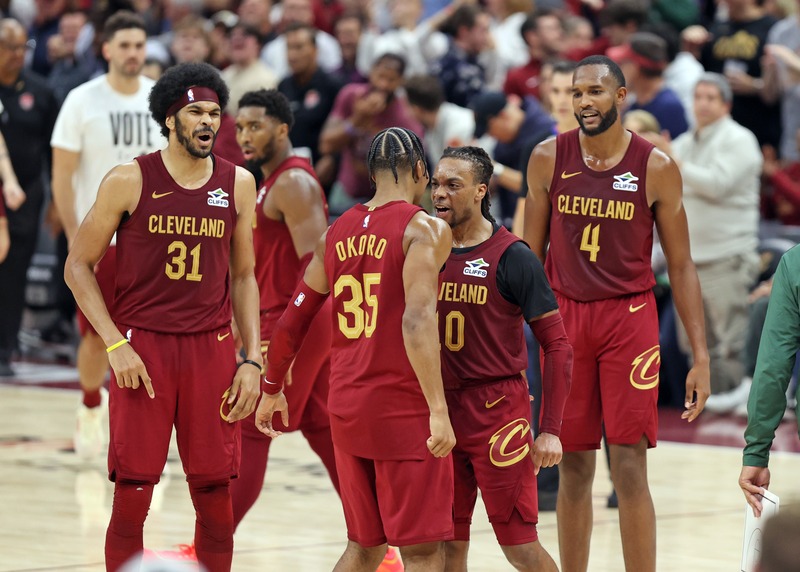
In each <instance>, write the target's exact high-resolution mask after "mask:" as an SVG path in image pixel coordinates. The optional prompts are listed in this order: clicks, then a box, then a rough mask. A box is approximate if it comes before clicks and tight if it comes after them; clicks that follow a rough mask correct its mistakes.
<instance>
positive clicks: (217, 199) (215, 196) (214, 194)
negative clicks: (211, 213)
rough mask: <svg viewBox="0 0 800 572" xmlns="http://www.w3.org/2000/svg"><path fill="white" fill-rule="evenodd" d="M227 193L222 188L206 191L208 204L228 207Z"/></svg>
mask: <svg viewBox="0 0 800 572" xmlns="http://www.w3.org/2000/svg"><path fill="white" fill-rule="evenodd" d="M227 196H228V193H226V192H225V191H223V190H222V189H216V190H213V191H208V204H209V205H211V206H212V207H224V208H227V207H228V199H227V198H226V197H227Z"/></svg>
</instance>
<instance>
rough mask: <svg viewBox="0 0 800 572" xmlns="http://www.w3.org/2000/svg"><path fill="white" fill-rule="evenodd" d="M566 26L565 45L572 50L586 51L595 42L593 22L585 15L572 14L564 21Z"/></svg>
mask: <svg viewBox="0 0 800 572" xmlns="http://www.w3.org/2000/svg"><path fill="white" fill-rule="evenodd" d="M562 24H563V26H564V47H565V48H566V47H567V46H569V49H570V50H574V51H576V52H577V51H586V50H588V49H590V48H591V46H592V42H594V28H593V27H592V23H591V22H590V21H589V20H587V19H586V18H584V17H583V16H576V15H574V14H570V15H568V16H566V17H565V18H564V20H563V21H562Z"/></svg>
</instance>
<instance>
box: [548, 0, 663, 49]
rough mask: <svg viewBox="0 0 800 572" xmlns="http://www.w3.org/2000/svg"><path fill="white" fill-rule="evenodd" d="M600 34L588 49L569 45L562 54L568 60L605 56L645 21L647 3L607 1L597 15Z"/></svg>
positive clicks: (622, 0) (638, 0)
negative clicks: (598, 55) (596, 55)
mask: <svg viewBox="0 0 800 572" xmlns="http://www.w3.org/2000/svg"><path fill="white" fill-rule="evenodd" d="M599 20H600V31H601V34H600V36H598V37H597V38H595V40H594V41H593V42H592V45H591V46H589V47H588V48H581V47H578V46H572V45H570V46H569V47H568V49H567V50H566V51H565V52H564V57H565V58H567V59H569V60H574V61H576V62H577V61H580V60H582V59H583V58H585V57H586V56H591V55H595V54H601V55H602V54H605V53H606V50H607V49H608V48H610V47H612V46H621V45H623V44H624V43H626V42H627V41H628V39H629V38H630V36H631V35H632V34H635V33H636V32H638V31H639V28H640V27H641V26H642V24H644V23H645V22H646V21H647V3H646V2H642V0H609V1H608V2H607V3H606V4H605V6H604V7H603V9H602V10H601V11H600V13H599Z"/></svg>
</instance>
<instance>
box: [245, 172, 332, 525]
mask: <svg viewBox="0 0 800 572" xmlns="http://www.w3.org/2000/svg"><path fill="white" fill-rule="evenodd" d="M289 169H302V170H303V171H305V172H307V173H309V174H310V175H311V176H312V177H314V180H317V176H316V174H315V173H314V169H313V168H312V166H311V163H309V161H308V159H305V158H302V157H296V156H291V157H288V158H287V159H286V160H284V161H283V162H282V163H281V164H280V165H278V167H277V168H276V169H275V171H273V172H272V174H271V175H270V176H269V177H268V178H267V179H266V180H265V181H264V183H263V185H262V186H261V188H260V189H259V191H258V196H257V200H256V212H255V218H254V220H253V248H254V251H255V258H256V268H255V275H256V281H257V282H258V290H259V296H260V308H261V319H260V324H261V353H262V354H263V356H264V363H266V354H267V348H268V347H269V340H270V339H271V338H272V333H273V331H274V330H275V325H276V323H277V322H278V318H280V317H281V314H283V311H284V309H285V308H286V306H287V304H288V303H289V302H290V300H291V297H292V292H294V288H295V286H296V285H297V282H298V280H300V279H301V278H302V277H303V272H304V270H305V266H306V261H305V260H301V259H300V258H299V257H298V256H297V251H296V250H295V247H294V243H293V242H292V235H291V233H290V232H289V227H288V226H286V223H285V222H283V221H278V220H274V219H271V218H269V217H267V216H266V215H265V214H264V200H265V199H266V197H267V195H268V194H269V192H270V189H272V186H273V185H274V184H275V181H276V180H277V179H278V177H279V176H280V175H281V174H283V173H284V172H285V171H287V170H289ZM320 194H321V195H322V201H323V205H324V208H325V215H326V218H327V214H328V207H327V203H326V202H325V195H324V193H323V192H322V187H321V186H320ZM309 258H310V257H309ZM330 320H331V317H330V303H326V304H325V306H324V307H323V309H322V310H321V311H320V312H319V313H318V314H317V316H316V317H315V318H314V320H313V321H312V322H311V326H310V328H309V330H308V334H307V335H306V338H305V341H304V342H303V345H302V346H301V347H300V350H299V352H298V354H297V358H296V360H295V362H294V365H293V366H292V370H291V371H292V377H291V383H287V384H286V386H285V387H284V394H285V395H286V400H287V402H288V403H289V425H288V427H287V426H284V425H283V423H282V422H281V419H280V415H275V416H274V418H273V425H274V426H275V428H276V429H277V430H279V431H287V432H288V431H296V430H298V429H300V430H301V431H302V432H303V435H304V436H305V437H306V439H307V440H308V442H309V445H310V446H311V447H312V449H313V450H314V451H315V452H316V453H317V454H318V455H319V456H320V459H321V460H322V462H323V464H324V465H325V468H326V469H327V470H328V472H329V474H330V476H331V479H332V481H333V484H334V487H335V488H336V489H337V490H338V488H339V483H338V476H337V473H336V462H335V460H334V453H333V445H332V443H331V430H330V420H329V418H328V406H327V401H328V376H329V374H330V348H331V326H330ZM254 415H255V414H253V415H250V416H249V417H248V418H247V419H245V420H244V422H243V424H242V458H244V459H245V460H246V461H245V463H244V464H243V465H242V469H241V473H240V475H239V477H240V478H238V479H236V480H235V481H233V482H232V483H231V497H232V500H233V515H234V521H235V523H236V524H237V525H238V523H239V522H240V521H241V519H242V518H243V517H244V515H245V514H246V513H247V511H248V510H249V509H250V508H251V507H252V506H253V504H254V503H255V502H256V500H257V499H258V495H259V493H260V492H261V489H262V488H263V483H264V475H265V473H266V469H267V458H268V455H269V447H270V445H271V443H272V439H270V438H268V437H266V436H265V435H264V434H263V433H261V432H260V431H259V430H258V428H257V427H256V424H255V419H254Z"/></svg>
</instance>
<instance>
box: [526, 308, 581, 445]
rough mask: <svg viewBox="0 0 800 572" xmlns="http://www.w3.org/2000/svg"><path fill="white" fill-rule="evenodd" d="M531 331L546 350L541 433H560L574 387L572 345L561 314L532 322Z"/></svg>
mask: <svg viewBox="0 0 800 572" xmlns="http://www.w3.org/2000/svg"><path fill="white" fill-rule="evenodd" d="M531 328H532V329H533V333H534V335H535V336H536V339H537V340H538V341H539V344H540V345H541V347H542V350H543V351H544V372H543V374H542V406H543V408H544V409H543V412H542V422H541V425H540V427H539V429H540V432H541V433H550V434H551V435H556V436H558V435H560V434H561V421H562V419H563V417H564V406H565V405H566V403H567V397H568V396H569V391H570V388H571V387H572V361H573V351H572V346H571V345H570V343H569V339H568V338H567V332H566V330H565V329H564V322H563V320H562V319H561V316H560V314H552V315H550V316H546V317H545V318H542V319H540V320H534V321H532V322H531Z"/></svg>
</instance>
